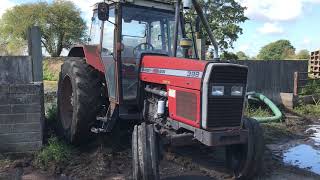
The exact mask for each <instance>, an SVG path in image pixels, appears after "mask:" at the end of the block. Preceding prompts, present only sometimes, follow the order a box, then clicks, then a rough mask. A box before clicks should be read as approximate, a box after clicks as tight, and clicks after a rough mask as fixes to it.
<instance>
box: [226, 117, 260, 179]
mask: <svg viewBox="0 0 320 180" xmlns="http://www.w3.org/2000/svg"><path fill="white" fill-rule="evenodd" d="M243 125H244V128H245V129H246V130H248V141H247V143H246V144H236V145H229V146H227V147H226V160H227V165H228V167H229V168H230V169H232V171H233V174H234V178H235V179H239V180H249V179H252V178H253V177H254V176H255V175H257V174H258V172H259V170H260V168H261V165H262V160H263V155H264V141H263V130H262V128H261V127H260V124H259V123H258V121H256V120H255V119H250V118H246V119H244V121H243Z"/></svg>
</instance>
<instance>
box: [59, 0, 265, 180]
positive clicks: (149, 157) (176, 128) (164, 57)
mask: <svg viewBox="0 0 320 180" xmlns="http://www.w3.org/2000/svg"><path fill="white" fill-rule="evenodd" d="M189 12H193V13H192V14H191V15H192V16H195V18H193V19H196V20H197V21H198V23H197V22H196V23H190V22H187V21H186V18H185V17H186V14H187V13H189ZM194 12H195V13H194ZM192 24H197V25H200V26H202V28H200V27H192V26H191V27H188V28H187V25H192ZM200 29H205V33H204V34H206V35H207V36H208V37H209V39H210V41H211V44H212V47H214V60H211V61H205V60H199V58H198V54H199V52H198V49H201V48H200V47H197V43H196V42H195V41H196V40H195V39H196V38H197V34H199V30H200ZM68 56H69V58H67V60H66V61H65V62H64V64H63V65H62V67H61V74H60V80H59V87H58V115H59V124H58V126H59V128H58V129H59V133H60V135H62V136H63V137H64V138H65V139H66V140H67V141H68V142H70V143H73V144H80V143H84V142H86V140H88V139H89V137H90V134H91V133H106V134H109V133H115V131H118V130H119V128H115V127H116V126H117V124H124V125H125V126H126V127H128V129H129V130H130V129H131V132H132V162H133V178H134V179H137V180H140V179H141V180H157V179H159V161H160V160H161V158H160V157H161V151H160V149H163V148H161V147H162V146H184V145H190V144H192V143H201V144H204V145H206V146H210V147H218V146H222V147H225V152H226V153H225V154H226V162H227V163H226V164H227V167H229V168H230V169H231V170H232V172H233V173H234V177H235V179H250V178H252V177H253V176H254V175H255V174H256V172H257V171H258V169H259V166H260V165H261V161H262V156H263V147H264V145H263V138H262V130H261V128H260V126H259V124H258V123H257V121H255V120H253V119H249V118H245V117H244V116H243V112H244V107H245V101H246V100H245V94H246V90H247V74H248V68H247V67H246V66H241V65H237V64H231V63H228V62H221V61H220V60H219V56H218V44H217V42H216V40H215V38H214V36H213V34H212V31H211V30H210V27H209V25H208V21H207V19H206V15H205V14H204V13H203V11H202V8H201V6H200V4H199V2H198V1H197V0H189V1H188V0H185V1H183V2H182V1H181V0H176V1H170V0H167V1H159V0H158V1H157V0H154V1H153V0H112V1H111V0H110V1H105V2H101V3H98V4H96V5H95V7H94V11H93V17H92V25H91V29H90V38H89V39H88V43H87V44H85V45H77V46H74V47H73V48H72V49H71V50H70V52H69V55H68ZM115 134H116V133H115Z"/></svg>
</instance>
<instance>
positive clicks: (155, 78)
mask: <svg viewBox="0 0 320 180" xmlns="http://www.w3.org/2000/svg"><path fill="white" fill-rule="evenodd" d="M80 51H81V53H83V54H82V56H83V57H84V58H85V59H86V61H87V63H88V64H89V65H91V66H92V67H94V68H95V69H97V70H99V71H100V72H101V73H103V74H105V69H104V66H103V63H102V60H101V56H100V49H99V46H95V45H79V46H75V47H73V48H72V49H71V51H70V53H69V56H72V53H73V54H75V52H76V53H78V52H80ZM77 56H78V55H77ZM79 56H80V55H79ZM207 64H208V61H199V60H191V59H183V58H174V57H167V56H155V55H146V56H144V57H143V59H142V61H141V67H144V68H160V69H174V70H186V71H200V72H203V75H204V73H205V69H206V66H207ZM139 76H140V79H141V80H142V81H144V82H150V83H156V84H162V85H166V86H167V91H168V90H169V89H172V90H176V91H184V92H189V93H193V94H195V95H196V97H197V115H196V121H192V120H189V119H186V118H183V117H180V116H178V115H177V113H176V98H175V97H170V96H169V97H168V106H169V116H170V118H172V119H174V120H176V121H179V122H182V123H185V124H188V125H190V126H193V127H196V128H200V126H201V122H200V121H201V120H200V119H201V117H200V112H201V106H200V103H201V86H202V77H200V78H188V77H179V76H169V75H161V74H149V73H143V72H141V73H140V75H139Z"/></svg>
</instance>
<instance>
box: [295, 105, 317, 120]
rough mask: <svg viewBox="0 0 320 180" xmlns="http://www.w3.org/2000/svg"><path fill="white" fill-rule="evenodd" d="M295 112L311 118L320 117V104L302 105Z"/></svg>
mask: <svg viewBox="0 0 320 180" xmlns="http://www.w3.org/2000/svg"><path fill="white" fill-rule="evenodd" d="M294 112H295V113H297V114H299V115H302V116H309V117H320V104H301V105H299V106H298V107H296V108H294Z"/></svg>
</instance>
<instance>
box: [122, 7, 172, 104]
mask: <svg viewBox="0 0 320 180" xmlns="http://www.w3.org/2000/svg"><path fill="white" fill-rule="evenodd" d="M174 26H175V21H174V12H170V11H164V10H160V9H153V8H146V7H138V6H123V9H122V33H121V34H122V35H121V38H122V44H123V51H122V53H121V61H122V87H123V99H124V100H136V97H137V90H138V89H137V88H138V86H137V85H138V74H139V73H138V70H139V63H140V58H141V53H143V52H152V53H159V54H167V55H169V56H172V49H173V40H174V38H173V35H174Z"/></svg>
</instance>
